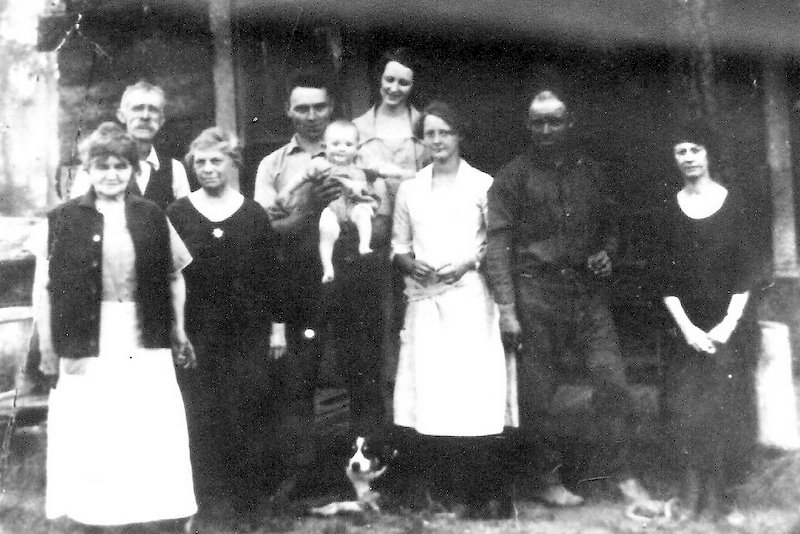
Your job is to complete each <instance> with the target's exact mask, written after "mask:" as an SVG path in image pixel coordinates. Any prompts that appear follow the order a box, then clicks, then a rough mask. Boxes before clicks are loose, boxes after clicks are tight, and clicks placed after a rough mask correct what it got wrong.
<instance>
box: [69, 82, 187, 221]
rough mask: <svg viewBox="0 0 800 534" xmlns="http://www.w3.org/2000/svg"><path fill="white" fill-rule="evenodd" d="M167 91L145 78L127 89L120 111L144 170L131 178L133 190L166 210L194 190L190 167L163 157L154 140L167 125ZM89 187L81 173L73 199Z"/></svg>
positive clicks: (74, 186)
mask: <svg viewBox="0 0 800 534" xmlns="http://www.w3.org/2000/svg"><path fill="white" fill-rule="evenodd" d="M165 100H166V99H165V96H164V90H163V89H161V88H160V87H158V86H157V85H153V84H151V83H148V82H146V81H144V80H140V81H138V82H136V83H135V84H133V85H129V86H128V87H126V88H125V92H124V93H122V99H121V100H120V103H119V109H118V110H117V119H118V120H119V122H121V123H122V124H123V125H124V126H125V129H126V130H127V131H128V134H129V135H130V136H131V137H133V139H134V140H135V141H136V146H137V147H138V149H139V158H140V165H139V167H140V169H141V172H140V173H139V175H138V176H137V177H136V179H135V180H132V181H131V185H130V190H131V191H133V192H135V193H137V194H139V195H141V196H143V197H145V198H146V199H148V200H152V201H153V202H155V203H156V204H157V205H158V206H159V207H160V208H161V209H166V207H167V206H168V205H170V204H171V203H172V202H174V201H175V200H177V199H179V198H182V197H185V196H186V195H188V194H189V193H190V187H189V180H188V178H187V176H186V170H185V169H184V167H183V165H182V164H181V163H180V162H179V161H177V160H174V159H172V160H167V159H166V158H164V156H163V155H161V156H159V154H158V152H157V151H156V148H155V147H154V146H153V139H154V138H155V136H156V134H158V132H159V130H161V127H162V126H163V125H164V120H165V116H164V104H165ZM88 189H89V180H88V176H87V175H86V174H85V173H83V172H79V173H78V174H77V175H76V176H75V181H74V182H73V184H72V188H71V189H70V193H69V196H70V198H76V197H79V196H81V195H83V194H84V193H85V192H86V191H87V190H88Z"/></svg>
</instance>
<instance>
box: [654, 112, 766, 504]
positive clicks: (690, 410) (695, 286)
mask: <svg viewBox="0 0 800 534" xmlns="http://www.w3.org/2000/svg"><path fill="white" fill-rule="evenodd" d="M672 148H673V156H674V158H675V162H676V164H677V166H678V169H679V170H680V172H681V174H682V175H683V180H684V187H683V188H682V189H681V190H680V191H679V192H678V193H677V195H676V196H675V203H674V205H673V206H672V209H671V216H670V217H671V220H670V221H669V223H670V225H669V227H670V229H671V233H672V235H671V238H670V242H669V243H668V247H669V248H668V250H669V255H670V262H669V263H668V264H667V266H668V269H669V270H670V273H669V274H670V276H669V282H668V284H667V286H666V288H665V291H664V295H665V296H664V304H665V305H666V307H667V310H668V311H669V313H670V315H671V317H672V319H673V320H674V322H675V326H676V327H677V330H678V331H679V332H680V334H681V335H680V336H678V339H677V341H676V350H674V351H672V354H670V356H669V357H668V359H667V361H666V366H667V384H666V402H667V404H666V406H667V411H668V414H669V416H670V423H671V435H672V438H673V439H674V446H675V449H676V450H677V451H678V452H679V453H680V454H681V455H682V456H683V458H682V459H681V462H682V463H683V465H684V466H685V477H686V478H685V484H686V487H685V495H684V499H685V501H686V504H687V506H688V508H689V511H690V512H696V511H700V510H706V511H707V512H709V514H711V515H712V516H713V515H717V514H719V513H720V512H722V511H723V510H725V508H726V505H727V506H730V505H732V504H733V501H732V496H731V495H730V494H729V490H730V487H731V485H732V483H734V482H735V477H736V476H737V475H741V473H742V472H743V470H744V469H745V468H746V462H745V453H746V452H747V448H748V446H749V445H750V444H751V442H752V438H753V436H754V431H753V429H752V425H753V413H754V407H753V397H752V390H753V367H754V362H755V356H756V351H755V347H754V346H753V340H754V339H755V335H754V334H755V330H754V328H755V324H754V320H753V318H752V312H751V308H752V306H750V305H749V304H750V303H751V300H752V299H751V290H752V289H753V288H754V286H755V285H756V282H757V279H758V261H757V258H758V255H757V254H756V251H755V250H754V249H755V240H754V239H752V238H751V236H752V235H754V234H755V229H754V228H753V227H752V225H750V224H748V221H747V219H746V217H745V215H744V214H745V213H746V211H747V210H746V206H745V204H744V199H742V198H741V197H739V196H738V194H737V192H736V191H735V190H732V189H728V188H726V187H725V186H723V185H722V184H721V183H719V182H718V181H717V180H716V179H715V177H714V176H713V175H712V172H713V171H714V166H713V165H711V164H710V159H711V157H712V156H713V154H714V149H715V146H714V142H713V134H712V132H711V131H710V130H709V129H708V128H707V127H705V126H704V125H703V124H702V123H699V122H698V123H692V124H690V125H688V126H687V127H686V128H683V129H681V130H679V131H678V132H677V133H676V134H675V136H674V137H673V142H672ZM681 337H682V340H681V339H680V338H681Z"/></svg>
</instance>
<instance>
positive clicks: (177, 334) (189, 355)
mask: <svg viewBox="0 0 800 534" xmlns="http://www.w3.org/2000/svg"><path fill="white" fill-rule="evenodd" d="M171 337H172V361H174V362H175V365H177V366H178V367H180V368H181V369H194V368H195V367H197V356H196V355H195V353H194V347H193V346H192V342H191V341H189V338H188V336H187V335H186V332H185V331H184V330H183V329H182V328H181V329H173V331H172V336H171Z"/></svg>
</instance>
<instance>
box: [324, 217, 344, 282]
mask: <svg viewBox="0 0 800 534" xmlns="http://www.w3.org/2000/svg"><path fill="white" fill-rule="evenodd" d="M340 231H341V228H340V227H339V221H338V220H337V219H336V214H335V213H334V212H333V210H332V209H330V208H325V209H324V210H322V214H321V215H320V216H319V258H320V261H321V262H322V283H323V284H326V283H328V282H331V281H333V276H334V273H333V246H334V245H335V244H336V241H337V240H338V239H339V232H340Z"/></svg>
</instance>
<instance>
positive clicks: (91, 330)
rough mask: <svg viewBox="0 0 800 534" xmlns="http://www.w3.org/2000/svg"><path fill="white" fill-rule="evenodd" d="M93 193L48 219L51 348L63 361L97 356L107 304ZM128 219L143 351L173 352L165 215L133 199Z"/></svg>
mask: <svg viewBox="0 0 800 534" xmlns="http://www.w3.org/2000/svg"><path fill="white" fill-rule="evenodd" d="M94 198H95V196H94V190H93V189H91V190H90V191H89V192H88V193H87V194H85V195H84V196H82V197H80V198H76V199H73V200H70V201H67V202H65V203H64V204H62V205H60V206H59V207H57V208H55V209H54V210H53V211H51V212H50V213H49V214H48V224H49V235H48V251H49V259H50V267H49V277H50V284H49V286H48V289H49V293H50V321H51V328H52V338H53V346H54V348H55V351H56V354H58V355H59V356H60V357H62V358H80V357H85V356H97V353H98V344H99V341H100V305H101V302H102V299H103V278H102V274H103V273H102V269H103V243H102V240H103V215H102V214H101V213H99V212H98V211H97V210H96V209H95V208H94ZM125 219H126V221H127V225H128V230H129V231H130V234H131V238H132V240H133V248H134V252H135V254H136V265H135V268H136V294H135V300H136V311H137V316H138V319H139V328H140V330H141V336H142V339H141V343H142V346H143V347H145V348H165V347H169V346H170V336H169V334H170V329H171V326H172V304H171V300H170V287H169V284H170V282H169V275H170V272H171V270H172V257H171V253H170V241H169V228H168V226H167V220H166V217H165V216H164V213H163V212H162V211H161V210H160V209H159V208H158V207H157V206H156V205H155V204H153V203H152V202H150V201H147V200H144V199H142V198H140V197H137V196H135V195H127V197H126V199H125Z"/></svg>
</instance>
